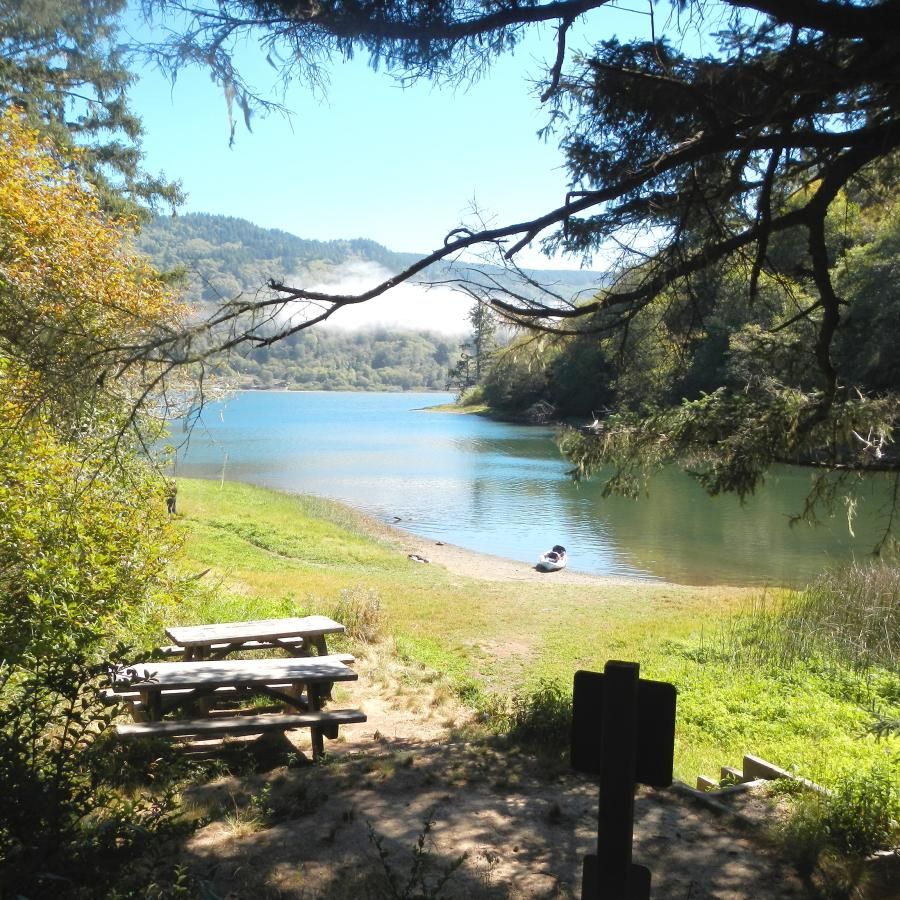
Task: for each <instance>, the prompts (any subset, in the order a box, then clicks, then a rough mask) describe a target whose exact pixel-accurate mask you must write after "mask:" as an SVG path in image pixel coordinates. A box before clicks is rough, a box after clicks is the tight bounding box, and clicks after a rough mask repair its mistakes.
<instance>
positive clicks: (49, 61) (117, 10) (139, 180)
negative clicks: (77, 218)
mask: <svg viewBox="0 0 900 900" xmlns="http://www.w3.org/2000/svg"><path fill="white" fill-rule="evenodd" d="M125 8H126V3H125V0H52V2H48V0H0V110H2V109H6V108H10V107H12V108H15V109H17V110H19V111H20V112H23V113H24V114H25V115H26V116H27V117H28V121H29V123H30V124H31V125H33V126H35V127H39V128H40V129H42V130H43V131H44V133H45V134H47V135H48V136H49V137H51V138H52V139H53V141H54V142H55V144H56V145H57V146H59V147H61V148H73V147H83V148H85V152H84V153H83V154H82V155H81V156H80V157H79V162H80V165H81V166H82V168H83V171H84V173H85V174H86V176H87V177H88V178H89V180H90V181H91V182H92V183H93V184H94V185H95V186H96V188H97V190H98V191H99V193H100V195H101V197H102V200H103V203H104V205H105V206H106V208H107V209H110V210H115V211H117V212H130V213H135V212H137V213H143V212H144V206H145V205H146V204H149V205H150V206H155V205H157V204H159V203H161V202H162V203H167V204H170V205H176V204H178V203H180V202H181V201H182V199H183V196H182V194H181V189H180V187H179V185H178V184H176V183H173V182H170V181H168V180H167V179H166V178H165V176H164V175H162V174H160V175H158V176H152V175H150V174H149V173H147V172H145V171H143V170H142V168H141V150H140V139H141V134H142V131H143V129H142V126H141V121H140V119H139V118H138V117H137V116H136V115H135V114H134V113H133V112H132V111H131V109H130V108H129V106H128V88H129V87H130V86H131V84H132V83H133V82H134V80H135V79H134V75H133V74H132V73H131V71H130V70H129V69H128V66H127V62H128V60H127V53H126V50H125V48H124V47H123V46H121V45H120V44H119V43H118V40H119V38H118V36H119V29H120V26H121V17H122V14H123V12H124V10H125Z"/></svg>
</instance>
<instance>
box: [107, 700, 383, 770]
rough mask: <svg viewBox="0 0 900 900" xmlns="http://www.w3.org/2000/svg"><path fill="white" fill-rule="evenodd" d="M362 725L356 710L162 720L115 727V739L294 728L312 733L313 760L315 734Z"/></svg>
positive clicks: (318, 749) (317, 749) (317, 744)
mask: <svg viewBox="0 0 900 900" xmlns="http://www.w3.org/2000/svg"><path fill="white" fill-rule="evenodd" d="M365 721H366V714H365V713H364V712H362V710H359V709H332V710H328V711H327V712H326V711H319V712H305V713H287V714H285V713H275V714H272V713H263V714H259V715H245V716H228V717H216V718H208V719H164V720H162V721H159V722H132V723H128V724H122V725H116V727H115V731H116V735H117V736H118V737H120V738H124V739H133V738H142V737H165V738H174V737H198V738H204V737H219V736H222V737H225V736H230V735H246V734H263V733H265V732H271V731H282V732H284V731H290V730H292V729H294V728H310V729H312V730H313V741H312V745H313V758H318V757H319V756H320V755H321V753H322V750H323V747H322V742H321V739H320V738H319V739H317V738H318V735H317V734H316V732H317V731H320V732H321V734H322V735H324V736H325V737H328V738H336V737H337V736H338V728H339V727H340V726H341V725H351V724H356V723H359V722H365Z"/></svg>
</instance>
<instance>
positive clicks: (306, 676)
mask: <svg viewBox="0 0 900 900" xmlns="http://www.w3.org/2000/svg"><path fill="white" fill-rule="evenodd" d="M347 656H348V654H341V655H340V656H339V655H333V656H311V657H303V658H296V657H294V658H289V659H285V658H283V657H282V658H279V659H230V660H210V659H207V660H195V661H190V662H153V661H151V662H146V663H135V664H134V665H133V666H130V667H128V668H123V669H120V670H117V671H116V672H115V673H113V676H112V688H113V692H114V693H115V694H117V695H119V696H121V697H123V698H125V699H127V700H128V702H129V704H130V705H131V708H132V712H133V713H139V714H140V718H146V719H148V720H149V721H139V722H135V723H133V724H130V725H123V726H121V727H120V728H117V729H116V733H117V734H119V735H120V736H122V737H134V736H137V735H141V734H143V735H152V734H156V735H161V736H164V735H178V734H200V733H203V734H206V735H210V734H212V735H215V734H229V733H231V734H234V733H243V734H248V733H249V734H252V733H254V731H255V730H256V731H259V732H264V731H272V730H281V731H285V730H287V729H289V728H292V727H293V728H300V727H308V728H310V730H311V736H312V744H313V756H314V757H318V756H320V755H321V753H322V752H323V750H324V747H323V740H322V738H323V736H328V737H331V738H334V737H337V734H338V728H339V726H340V725H341V723H342V719H343V720H345V721H351V720H353V721H359V719H358V717H359V716H361V715H363V714H362V713H361V712H360V711H359V710H349V711H345V710H334V711H323V710H322V700H323V699H324V695H325V692H326V691H327V690H328V689H329V688H330V686H331V684H332V683H333V682H336V681H339V682H342V681H355V680H356V679H357V674H356V672H354V671H353V670H352V669H350V668H349V667H348V666H347V665H346V663H345V662H344V658H346V657H347ZM350 659H351V660H352V659H353V657H352V656H350ZM227 688H230V689H231V690H232V691H233V692H234V693H235V694H236V695H237V694H243V695H247V696H249V695H252V694H257V695H261V696H266V697H269V698H271V699H273V700H275V701H277V702H278V703H284V704H286V705H287V707H288V708H290V709H293V710H294V711H295V712H293V713H282V714H278V715H274V716H273V715H271V714H267V713H259V714H256V715H254V714H253V710H252V709H250V710H248V711H247V712H249V713H251V714H250V715H243V716H230V717H228V716H219V715H216V716H211V717H209V716H207V717H204V718H202V719H197V718H187V719H181V720H169V719H164V718H163V714H164V713H165V712H167V711H169V709H171V708H174V707H176V706H181V705H183V704H185V703H190V702H191V701H193V700H194V699H197V700H201V701H202V700H203V699H204V698H215V697H216V695H217V694H218V695H219V696H221V695H222V694H225V695H227V693H228V692H227V691H226V690H224V689H227ZM135 695H136V696H135ZM347 716H350V717H351V718H350V719H346V717H347ZM354 717H355V718H354ZM136 718H137V716H136ZM362 721H365V719H364V718H363V719H362Z"/></svg>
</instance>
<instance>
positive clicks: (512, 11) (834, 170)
mask: <svg viewBox="0 0 900 900" xmlns="http://www.w3.org/2000/svg"><path fill="white" fill-rule="evenodd" d="M607 3H608V0H493V2H490V3H483V2H481V0H442V2H439V3H430V2H429V3H424V2H401V0H397V2H385V0H359V2H354V3H346V2H341V0H334V2H328V0H323V2H319V3H315V4H309V3H306V2H305V0H224V2H220V3H217V4H216V5H215V7H214V8H212V7H204V6H202V5H192V4H190V3H185V2H174V0H173V2H170V0H162V2H161V3H160V4H156V5H162V6H164V7H165V8H167V9H169V10H173V9H177V10H178V11H180V12H181V14H182V15H185V16H186V17H187V18H186V19H185V20H184V26H183V27H182V28H181V44H180V46H179V51H180V53H181V59H183V60H186V59H198V58H205V59H209V60H212V63H211V64H212V65H213V68H214V70H215V71H217V72H218V73H219V74H220V76H222V77H224V78H227V77H230V76H229V72H230V71H232V70H230V69H229V66H230V62H231V57H230V50H231V48H232V47H233V46H234V43H235V42H236V41H238V40H240V39H242V38H244V37H245V36H246V35H247V33H249V32H254V31H255V32H256V33H257V34H258V35H259V36H260V40H261V42H262V43H263V44H264V45H266V49H268V50H269V51H278V56H279V57H280V58H282V59H284V60H286V69H287V70H288V73H289V74H290V73H293V74H296V75H299V76H300V77H305V78H306V79H307V80H315V79H316V78H317V76H318V75H319V74H320V73H321V67H322V66H324V65H326V64H327V63H328V62H329V61H330V60H333V59H334V58H335V57H342V56H343V57H347V56H349V55H351V54H352V53H353V52H355V51H358V50H362V51H363V52H367V53H368V54H369V55H370V57H371V59H372V61H373V62H374V63H378V64H383V65H384V66H385V67H386V68H388V69H389V70H390V71H392V72H393V73H394V74H395V75H396V76H397V77H400V78H417V77H426V78H431V79H434V80H436V81H460V80H466V79H470V78H473V77H477V76H478V75H480V74H482V73H483V72H484V70H485V69H486V68H487V67H488V66H489V64H490V62H491V60H492V59H494V58H495V57H496V56H498V55H500V54H503V53H506V52H508V51H509V50H510V49H511V48H512V47H514V46H515V45H516V44H517V43H518V42H519V41H520V40H521V39H522V37H523V35H524V34H525V33H526V32H527V31H528V30H529V29H531V28H533V27H535V26H537V25H540V24H547V23H550V24H553V25H555V48H554V49H555V53H554V54H553V55H552V59H551V62H550V63H549V65H548V67H547V71H546V76H545V81H544V84H543V88H542V95H541V96H542V100H543V102H544V103H545V104H546V105H547V106H548V110H549V113H550V124H549V126H548V128H549V130H550V131H551V132H554V133H555V134H556V135H557V137H558V139H559V142H560V147H561V149H562V151H563V153H564V155H565V159H566V165H567V169H568V172H569V176H570V183H571V190H570V192H569V193H568V194H567V195H566V197H565V198H564V201H563V202H562V203H560V205H559V206H558V207H556V208H555V209H551V210H546V211H543V212H541V213H539V214H538V215H536V216H534V217H533V218H531V219H529V220H527V221H523V222H516V223H513V224H509V225H503V226H499V227H496V228H488V229H480V230H477V231H472V230H468V229H465V228H457V229H454V230H452V231H450V232H449V233H448V235H447V237H446V239H445V245H444V246H443V247H442V248H441V249H439V250H438V251H436V252H435V253H433V254H430V255H429V256H427V257H425V258H423V259H422V260H420V261H419V262H417V263H416V264H414V265H412V266H410V267H409V268H408V269H407V270H406V271H405V272H403V273H402V274H401V275H399V276H396V277H393V278H391V279H388V280H386V281H385V282H384V283H382V284H381V285H378V286H376V287H374V288H372V289H371V290H369V291H367V292H365V293H362V294H358V295H352V296H346V295H328V294H324V293H322V292H318V291H309V290H306V289H305V288H303V287H302V286H294V285H287V284H283V283H280V282H272V283H271V284H270V288H271V294H270V295H269V296H268V297H266V298H265V299H264V300H262V301H261V302H260V303H259V304H255V305H250V304H248V305H247V306H245V307H243V308H237V307H233V308H231V309H229V310H227V311H226V312H225V313H223V315H222V317H220V318H219V319H218V320H217V321H218V324H219V325H222V326H227V327H228V328H229V329H233V327H234V323H235V319H240V318H241V317H245V318H246V317H248V316H250V317H254V316H255V317H256V320H255V321H250V322H249V324H248V325H247V327H245V328H243V329H239V331H240V334H239V335H238V336H237V337H234V335H233V332H231V333H230V334H231V337H230V338H229V340H231V341H232V342H233V341H235V340H249V341H256V342H263V343H266V342H271V341H274V340H278V339H279V338H280V337H281V336H282V335H283V334H284V333H286V332H287V331H292V330H299V329H301V328H304V327H309V326H310V325H314V324H315V323H317V322H320V321H322V320H324V319H326V318H328V316H330V315H331V314H332V313H333V312H334V310H336V309H338V308H340V307H342V306H344V305H347V304H350V303H359V302H364V301H365V300H367V299H369V298H371V297H374V296H377V295H379V294H381V293H384V292H385V291H388V290H390V289H391V288H392V287H393V286H395V285H396V284H397V283H398V282H399V281H402V280H404V279H407V278H411V277H413V276H415V275H417V274H418V273H420V272H422V271H423V270H424V269H425V268H427V267H428V266H429V265H430V264H432V263H434V262H435V261H437V260H443V259H446V258H450V257H455V256H456V255H458V254H459V253H460V252H462V251H466V250H470V249H471V248H484V247H488V248H490V247H493V248H495V250H496V252H497V253H498V254H499V256H501V257H502V258H503V259H504V260H505V261H506V262H507V263H508V264H509V265H511V266H514V263H515V257H516V254H517V253H518V252H519V251H520V250H521V249H522V248H523V247H525V246H526V245H528V244H529V243H530V242H532V241H534V240H537V239H541V240H543V241H544V245H545V247H547V248H548V249H562V250H565V251H568V252H570V253H576V254H585V255H590V254H596V253H598V252H599V253H604V254H608V253H610V252H611V251H613V250H615V251H616V258H615V262H614V263H613V265H612V273H611V274H612V277H611V278H610V279H609V280H607V281H606V282H605V283H603V284H598V286H597V292H596V294H595V296H594V298H593V299H591V300H589V301H588V302H583V303H571V302H567V301H566V299H565V298H560V297H557V296H555V295H554V294H553V293H552V292H551V291H547V292H546V293H544V295H543V296H542V297H540V298H538V299H534V295H533V294H532V293H531V292H526V291H514V290H511V289H509V288H508V287H507V286H504V285H502V284H498V283H497V280H496V279H494V278H490V279H479V277H478V276H477V275H472V274H471V270H468V272H467V275H466V276H464V278H465V281H466V288H467V290H469V292H470V293H473V294H476V295H477V296H480V297H481V298H482V299H484V300H486V301H487V302H489V303H490V304H491V306H492V308H493V309H494V310H495V311H497V312H498V313H500V314H502V315H504V316H506V317H507V318H508V319H510V320H511V321H513V322H515V323H518V324H525V325H527V326H528V327H531V328H534V329H537V330H541V329H543V330H553V331H556V332H566V331H570V332H572V333H579V332H580V333H593V334H596V335H611V334H615V335H620V336H624V337H623V340H626V339H627V336H628V335H629V332H630V329H631V328H632V326H633V325H634V323H636V322H637V321H638V319H640V318H642V317H646V316H649V317H650V318H651V319H653V318H654V317H657V318H658V317H660V316H665V317H666V318H667V319H668V320H669V321H670V322H681V323H682V325H681V327H679V328H672V329H667V330H666V335H667V340H671V341H672V343H673V352H674V353H675V358H676V359H678V358H682V359H689V358H690V355H691V354H690V353H688V352H681V351H682V350H684V348H687V349H690V346H691V345H692V343H693V341H694V339H695V335H696V329H697V327H702V324H703V323H704V322H705V321H707V320H708V319H709V317H710V316H713V315H715V314H717V311H718V310H720V309H724V305H726V304H730V303H733V302H735V300H736V298H740V300H739V302H741V303H745V302H746V303H747V304H751V305H752V304H757V303H759V304H762V303H765V304H767V309H768V310H769V311H770V312H772V315H770V316H764V317H762V318H763V319H764V320H765V321H764V324H763V325H762V326H761V327H762V328H763V330H764V331H765V332H766V333H767V334H769V335H772V336H775V335H777V336H778V337H777V339H776V340H775V341H774V343H773V342H772V341H769V342H768V343H769V348H770V352H774V350H775V347H774V344H775V343H777V344H778V345H779V346H780V347H781V348H782V354H781V356H782V358H784V359H787V358H788V357H789V356H790V355H791V354H793V358H794V359H796V360H798V361H799V360H806V359H808V360H809V361H810V364H811V366H805V365H804V366H797V365H794V366H787V367H786V368H785V369H783V370H781V371H778V372H771V371H769V372H767V371H766V370H765V368H764V367H763V368H759V367H757V370H756V372H755V373H754V374H753V376H752V378H751V380H750V381H749V382H747V383H746V384H745V385H743V386H742V388H741V389H737V390H736V389H735V387H734V385H733V384H730V383H724V382H722V383H720V384H719V385H718V386H717V385H708V387H709V388H710V389H711V390H712V393H711V395H710V399H707V400H701V399H698V400H697V401H695V402H689V403H688V404H686V405H684V406H681V407H677V408H676V409H675V410H674V411H673V410H668V411H666V414H665V415H660V416H652V415H643V416H641V418H640V419H639V420H637V421H636V420H634V419H632V418H628V417H626V418H623V419H619V420H616V419H612V420H611V421H610V423H608V425H607V427H605V428H604V429H603V433H602V435H598V436H597V437H596V438H590V439H584V440H573V441H571V443H570V444H569V451H570V453H571V454H572V456H573V458H574V459H575V460H576V461H577V462H578V463H579V464H580V465H581V466H582V468H583V469H584V470H588V469H590V468H593V467H594V466H595V465H596V464H597V463H598V462H602V461H604V460H613V461H618V462H620V463H621V464H622V465H627V466H629V467H631V466H634V465H636V464H637V461H638V460H640V459H643V460H647V459H649V458H653V459H662V458H666V459H671V458H683V459H690V460H691V461H692V462H696V461H697V460H698V459H703V460H705V462H704V466H705V472H706V476H707V483H708V486H709V488H710V489H711V490H738V491H739V492H741V493H746V492H747V491H750V490H752V489H753V487H754V486H755V485H756V484H757V483H758V481H759V479H760V478H761V477H762V476H763V473H764V472H765V470H766V467H767V466H768V465H769V464H770V463H771V462H772V461H773V460H775V459H779V458H798V457H807V458H808V457H814V458H815V459H816V460H817V461H819V462H821V463H831V464H838V463H840V464H841V465H848V464H849V465H852V466H857V467H887V468H892V469H895V470H896V469H898V468H900V457H898V456H897V455H896V454H893V455H892V454H890V453H887V452H885V447H886V446H887V444H888V443H889V442H890V441H891V439H892V432H893V429H894V427H895V425H896V423H897V421H898V416H900V412H898V410H900V401H898V385H896V384H894V383H891V384H889V385H887V386H885V387H884V388H883V389H881V390H880V391H879V392H878V393H876V394H872V395H870V394H869V393H868V392H867V391H866V390H865V389H864V387H865V386H864V385H860V384H858V383H854V377H853V373H852V371H851V370H849V369H844V370H842V369H841V360H842V359H844V358H846V357H847V354H846V353H842V354H840V355H838V354H836V353H835V346H836V341H837V339H838V335H839V331H840V329H841V326H842V323H843V322H844V321H845V320H846V319H847V314H848V302H849V301H848V299H847V297H846V296H842V295H841V294H840V293H839V291H838V289H837V288H836V285H835V272H836V266H838V265H839V264H840V262H841V260H842V259H843V258H844V256H845V255H846V252H847V242H846V241H844V240H843V238H842V236H841V233H840V229H835V227H834V218H835V217H834V211H835V209H836V208H837V207H838V206H840V205H841V204H842V203H844V202H845V195H850V196H853V197H854V198H858V197H859V196H860V195H862V194H864V193H866V192H867V191H868V192H872V193H876V194H877V193H879V192H881V193H882V194H886V195H893V191H894V178H893V172H894V169H895V165H896V159H897V150H898V148H900V104H898V99H900V98H898V84H900V56H898V54H897V53H896V50H895V48H896V45H897V42H898V39H900V0H840V2H839V0H782V2H778V3H775V2H770V0H725V2H720V3H713V2H704V0H700V2H692V3H688V2H686V0H677V2H676V0H672V2H671V3H670V4H668V6H669V9H670V10H671V12H672V15H671V16H670V17H669V18H668V19H667V20H666V22H665V23H662V24H661V23H659V22H658V21H657V17H656V12H657V10H658V6H657V7H651V10H650V13H651V19H652V24H653V31H652V38H651V39H650V40H635V41H630V42H620V41H619V40H617V39H615V38H614V37H612V36H611V35H609V34H603V33H602V28H603V18H602V16H601V15H598V13H599V12H600V11H601V10H602V7H604V6H605V5H607ZM576 27H577V28H578V29H579V33H580V35H581V36H582V37H583V36H584V35H585V34H588V33H590V32H591V31H593V33H594V34H595V35H596V38H595V42H594V44H593V47H592V49H591V50H590V51H588V52H586V53H581V54H568V52H567V40H568V38H569V35H570V34H571V33H572V32H573V30H574V29H575V28H576ZM691 32H693V33H694V34H695V35H696V36H697V37H698V38H699V37H703V38H705V45H706V46H710V43H709V41H713V46H715V51H714V52H712V53H702V52H696V53H692V52H691V51H690V48H691V47H693V46H700V45H701V43H702V42H701V41H700V40H697V41H696V42H695V41H694V40H692V38H691V34H690V33H691ZM271 56H272V58H276V54H275V53H274V52H273V53H272V54H271ZM176 57H177V54H176ZM233 84H234V89H235V90H236V91H240V90H241V84H240V82H239V81H236V80H235V81H233ZM252 99H253V98H252V97H249V96H248V95H244V102H245V104H247V105H248V106H249V104H250V103H251V102H252ZM726 271H727V272H728V273H729V275H728V277H729V279H730V282H731V284H732V286H735V285H738V284H740V289H739V290H729V291H724V292H722V293H721V294H716V293H710V292H708V291H705V290H702V289H701V287H702V286H701V284H700V283H701V281H703V279H707V281H708V280H709V273H712V276H713V277H714V278H720V277H722V276H723V275H724V273H725V272H726ZM288 302H290V303H292V304H295V305H294V306H292V309H293V310H297V309H301V308H302V306H303V304H304V303H305V304H306V309H307V310H308V316H307V317H305V318H304V317H302V316H299V317H298V316H297V315H295V316H294V318H293V319H292V320H291V324H290V326H289V328H287V329H284V330H282V331H281V332H279V331H277V329H276V330H274V331H273V330H272V329H271V327H270V324H271V313H272V311H273V310H274V309H276V308H278V307H279V304H281V305H284V304H286V303H288ZM261 311H265V313H266V316H265V317H264V318H265V319H266V322H265V327H266V328H268V330H265V331H264V330H262V329H261V328H260V327H258V326H257V324H256V323H257V322H261V321H263V317H261V316H260V312H261ZM850 315H851V316H852V310H850ZM690 323H694V324H695V326H696V327H690ZM864 331H865V329H863V330H859V329H857V330H856V331H855V332H854V334H855V335H856V336H857V339H858V340H859V341H860V342H861V344H860V346H858V347H857V348H856V349H857V354H856V355H865V352H866V343H867V342H868V340H869V339H870V338H869V337H867V336H866V334H865V333H864ZM644 332H645V333H646V334H647V335H648V339H650V340H652V339H653V336H654V333H655V331H654V329H653V328H650V327H647V328H645V329H644ZM765 343H766V342H758V343H757V347H758V349H759V348H761V347H763V346H764V345H765ZM758 355H759V353H757V356H758ZM763 355H765V354H764V353H763ZM850 355H853V354H850ZM748 358H749V357H748ZM676 369H677V366H676V367H674V368H673V369H672V371H671V373H670V376H669V377H670V379H677V377H678V372H677V371H676ZM800 369H803V370H804V371H803V373H802V376H801V375H800V374H799V370H800ZM795 376H796V377H795ZM860 436H862V437H860ZM648 450H652V453H651V452H647V451H648Z"/></svg>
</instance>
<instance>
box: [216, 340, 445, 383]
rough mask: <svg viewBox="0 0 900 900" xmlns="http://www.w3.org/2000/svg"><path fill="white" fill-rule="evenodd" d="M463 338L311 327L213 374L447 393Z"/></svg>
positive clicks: (225, 364)
mask: <svg viewBox="0 0 900 900" xmlns="http://www.w3.org/2000/svg"><path fill="white" fill-rule="evenodd" d="M459 343H460V342H459V339H457V338H453V337H448V336H446V335H440V334H436V333H433V332H395V331H389V330H387V329H383V328H376V329H370V330H366V331H356V332H341V331H327V330H322V329H312V330H311V331H303V332H299V333H298V334H295V335H292V336H291V337H289V338H286V339H285V340H282V341H279V342H278V343H277V344H274V345H273V346H271V347H269V348H265V349H256V350H252V351H250V352H249V353H248V354H246V355H243V356H238V355H236V354H232V355H231V356H229V357H228V358H226V359H225V360H223V361H222V362H220V363H219V362H217V364H216V366H215V368H214V370H213V371H214V373H215V374H217V375H220V376H221V377H223V378H224V379H225V380H226V381H229V382H230V383H232V384H234V385H235V386H236V387H243V388H285V389H289V390H310V391H311V390H316V391H327V390H331V391H442V390H445V389H446V386H447V374H448V369H449V368H450V364H451V361H452V359H453V358H454V356H455V355H456V354H457V353H458V351H459Z"/></svg>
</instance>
